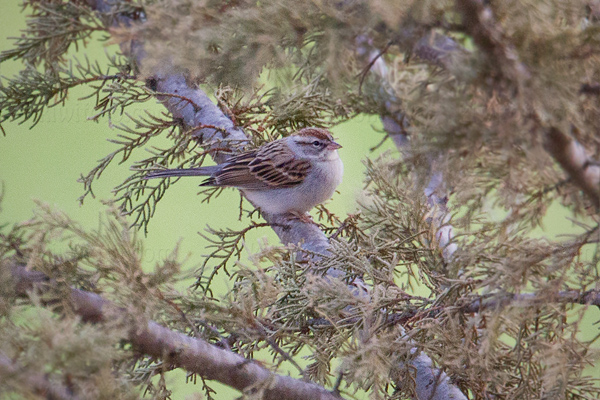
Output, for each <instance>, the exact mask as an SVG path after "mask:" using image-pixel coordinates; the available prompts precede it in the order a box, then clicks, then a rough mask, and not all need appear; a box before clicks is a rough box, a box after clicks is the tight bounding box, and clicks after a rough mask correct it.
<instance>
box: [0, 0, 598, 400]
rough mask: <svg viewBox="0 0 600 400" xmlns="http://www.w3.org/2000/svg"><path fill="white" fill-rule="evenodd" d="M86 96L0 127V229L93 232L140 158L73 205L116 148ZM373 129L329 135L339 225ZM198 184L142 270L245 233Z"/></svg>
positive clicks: (224, 204) (154, 239)
mask: <svg viewBox="0 0 600 400" xmlns="http://www.w3.org/2000/svg"><path fill="white" fill-rule="evenodd" d="M0 7H1V12H0V50H6V49H8V48H9V47H10V46H11V44H12V41H11V40H10V39H7V38H8V37H15V36H19V35H20V32H19V30H20V29H22V28H23V27H24V26H25V18H24V14H23V13H22V12H21V8H20V3H19V2H18V1H10V0H0ZM114 51H115V47H114V45H112V47H106V48H104V47H103V46H102V45H99V44H98V43H97V42H94V43H91V45H90V46H88V47H87V48H85V49H82V50H81V52H82V53H83V52H85V53H86V54H88V56H89V58H90V59H91V60H94V59H97V60H99V62H100V63H104V62H105V61H106V55H105V52H107V53H111V52H114ZM21 67H22V66H21V65H20V64H17V63H5V64H2V65H0V74H1V75H3V76H7V77H10V76H12V75H14V74H16V73H17V72H18V71H19V69H21ZM89 93H90V91H89V90H86V88H83V87H82V88H76V89H75V90H73V91H72V92H71V94H70V96H69V98H68V100H67V102H66V104H65V106H64V107H63V106H57V107H54V108H52V109H48V110H46V112H45V113H44V116H43V118H42V120H41V122H40V123H39V124H38V125H36V126H35V127H34V128H33V129H30V122H26V123H25V124H23V125H19V124H18V123H6V124H5V125H4V128H5V130H6V137H0V180H1V181H2V183H3V187H4V199H3V201H2V203H1V204H0V207H1V212H0V225H2V224H5V223H11V224H12V223H18V222H21V221H24V220H27V219H29V218H31V217H32V215H33V211H34V209H35V208H36V206H35V203H34V200H41V201H43V202H46V203H49V204H50V205H52V206H54V207H56V208H57V209H60V210H62V211H64V212H66V213H67V214H68V215H70V216H71V217H72V218H73V219H75V220H77V221H79V222H80V223H81V224H82V225H83V226H84V227H87V228H90V229H91V228H94V227H96V226H97V224H98V219H99V215H100V214H101V213H103V212H104V210H105V209H106V206H104V205H103V204H102V203H101V200H107V199H111V198H113V197H112V192H111V191H112V189H113V188H114V187H115V186H117V185H118V184H119V183H121V182H122V181H123V180H124V179H125V178H126V177H127V176H128V174H129V173H130V171H129V166H130V165H131V162H133V161H134V160H136V159H141V158H142V157H144V156H145V154H143V153H142V152H138V153H137V157H136V154H135V153H134V155H133V157H132V158H131V160H130V161H128V162H126V163H124V164H123V165H112V166H111V167H109V169H108V170H107V171H106V172H105V173H104V174H103V176H102V178H101V179H100V180H99V181H97V182H96V184H95V186H94V193H95V194H96V198H92V197H88V198H87V199H86V200H85V203H84V204H83V205H82V206H80V204H79V202H78V198H79V196H81V195H82V193H83V186H82V184H80V183H78V182H77V179H78V178H79V176H80V175H81V174H87V172H88V171H90V170H91V169H92V168H93V167H94V166H95V165H96V164H97V161H98V160H99V159H101V158H102V157H104V156H105V155H107V154H108V153H110V152H112V151H114V150H115V149H116V145H114V144H112V143H110V142H108V140H107V139H111V138H112V139H114V138H116V135H117V134H118V133H119V131H118V130H116V129H114V128H111V126H109V124H108V122H107V121H106V120H102V121H101V122H100V123H95V122H92V121H89V120H88V119H87V118H88V117H89V116H90V115H92V114H93V113H94V111H93V106H94V104H93V101H92V100H89V99H88V100H79V99H80V98H81V97H84V96H86V95H88V94H89ZM144 108H149V109H150V110H151V111H154V112H155V113H156V114H159V113H160V112H162V111H163V108H162V106H160V105H158V104H156V102H149V103H147V104H146V105H145V106H144ZM144 108H141V107H138V108H137V110H129V112H130V113H133V114H134V115H135V114H136V112H139V115H141V113H142V112H143V111H144ZM112 122H113V123H119V122H124V123H125V122H127V119H126V118H125V117H123V118H122V119H119V117H115V118H113V121H112ZM380 127H381V125H380V123H379V120H378V118H377V117H366V116H365V117H360V118H356V119H354V120H352V121H350V122H347V123H344V124H341V125H338V126H336V127H334V128H333V132H334V135H335V136H336V137H338V138H339V142H340V143H341V144H342V145H343V146H344V147H343V149H342V150H341V151H340V154H341V157H342V159H343V161H344V165H345V175H344V182H343V183H342V185H341V186H340V187H339V188H338V190H339V193H337V194H336V195H335V196H334V198H333V200H332V201H331V203H330V207H329V208H330V209H331V210H332V211H333V212H334V213H335V214H337V215H338V216H339V217H341V218H344V217H345V216H346V215H347V214H348V213H352V212H354V211H355V210H356V209H357V206H356V198H357V196H359V194H360V190H361V189H362V186H363V183H362V182H363V165H362V160H363V159H364V158H365V157H366V156H369V157H374V156H375V155H376V154H378V153H380V152H381V151H386V150H389V151H395V150H393V149H392V148H391V147H392V146H391V144H390V143H389V142H388V143H386V144H385V145H384V146H382V148H381V149H379V150H378V151H377V152H376V154H373V153H371V154H369V149H370V148H371V147H373V146H375V145H377V144H378V143H379V142H380V141H381V140H382V138H383V136H382V133H380V131H379V130H380ZM200 180H201V178H187V179H182V180H180V181H179V183H178V184H176V185H175V186H173V187H171V188H170V189H169V190H168V192H167V194H166V195H165V197H164V199H163V200H162V201H161V202H160V204H159V206H158V208H157V211H156V214H155V216H154V218H153V220H152V221H151V222H150V225H149V227H148V229H149V232H148V235H147V237H146V238H145V240H144V242H145V246H144V263H145V265H146V266H147V267H151V266H152V265H153V264H154V263H155V262H156V261H157V260H160V259H163V258H165V257H166V256H167V255H168V254H169V253H170V252H171V250H172V249H173V248H174V246H175V245H176V244H177V243H178V242H181V250H182V253H181V254H182V255H189V262H188V264H187V266H188V267H189V268H196V265H197V264H199V263H200V262H201V261H202V259H203V255H205V254H208V252H209V251H208V250H207V249H206V245H207V242H206V241H205V240H204V239H203V238H202V237H201V236H200V235H199V234H198V232H202V231H204V229H205V228H206V226H207V225H210V226H211V227H213V228H225V227H229V228H232V229H240V228H243V227H245V226H247V219H246V218H243V219H242V221H239V220H238V211H237V210H238V205H239V195H238V194H237V192H236V191H234V190H232V189H230V190H227V191H226V192H225V193H223V195H221V196H220V197H219V198H217V199H214V200H213V201H211V202H210V204H201V197H200V196H197V193H198V191H199V187H198V183H199V182H200ZM566 215H567V213H566V212H564V211H563V210H561V209H560V208H559V207H555V208H553V211H552V213H551V214H550V216H549V217H548V218H546V220H545V221H546V223H545V226H546V231H545V232H542V231H540V232H538V233H539V234H540V235H549V236H555V235H557V234H564V233H569V232H573V231H575V230H576V228H574V226H573V224H572V223H571V222H570V221H569V220H568V219H567V218H566ZM263 237H267V238H268V240H269V241H271V243H277V238H276V237H275V235H274V234H273V233H272V232H271V230H270V229H266V228H263V229H261V230H255V231H253V232H252V234H250V235H249V236H248V239H247V242H246V245H247V248H248V251H249V252H253V251H254V250H257V249H258V246H259V245H258V242H259V240H260V239H261V238H263ZM221 285H222V287H223V289H225V288H226V287H227V285H226V281H225V279H224V278H223V277H222V279H221ZM596 314H597V313H596ZM597 319H598V318H597V315H596V316H595V317H593V316H590V323H589V324H583V326H588V327H589V331H587V332H586V336H588V335H589V336H590V337H592V336H593V335H595V334H596V333H597V328H595V327H594V325H593V321H595V320H597ZM182 378H183V373H181V372H177V373H175V374H172V375H171V376H170V379H169V380H170V381H171V382H177V384H176V385H175V386H173V387H174V388H176V392H175V393H174V397H173V398H184V397H185V396H186V395H188V394H191V393H195V392H198V391H199V390H200V388H199V387H197V386H194V385H192V384H188V385H186V384H183V383H181V382H183V379H182ZM215 386H217V387H219V385H215ZM219 393H220V394H219V397H218V398H219V399H231V398H236V397H237V396H238V394H237V392H234V391H232V390H229V389H226V390H225V391H221V390H219Z"/></svg>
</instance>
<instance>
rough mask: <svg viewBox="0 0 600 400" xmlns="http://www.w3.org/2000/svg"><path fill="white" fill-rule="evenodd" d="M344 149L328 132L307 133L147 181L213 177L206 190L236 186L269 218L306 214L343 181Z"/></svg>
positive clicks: (160, 173) (157, 173)
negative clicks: (185, 177)
mask: <svg viewBox="0 0 600 400" xmlns="http://www.w3.org/2000/svg"><path fill="white" fill-rule="evenodd" d="M340 147H342V146H340V145H339V144H337V143H336V142H334V140H333V137H332V136H331V133H329V131H327V130H326V129H321V128H304V129H301V130H300V131H298V132H296V133H295V134H293V135H291V136H288V137H285V138H283V139H279V140H275V141H273V142H271V143H267V144H264V145H263V146H261V147H259V148H258V149H254V150H250V151H246V152H243V153H240V154H236V155H234V156H232V157H231V158H229V160H227V162H225V163H222V164H219V165H215V166H210V167H200V168H191V169H166V170H158V171H154V172H151V173H149V174H148V175H147V178H164V177H179V176H208V179H206V180H205V181H204V182H202V184H200V186H222V187H236V188H238V189H240V190H241V191H242V193H243V194H244V196H246V197H247V198H248V200H250V202H251V203H252V204H254V205H255V206H257V207H259V208H260V209H261V210H263V211H264V212H266V213H269V214H286V213H293V214H304V213H306V212H307V211H309V210H310V209H312V208H313V207H314V206H316V205H317V204H320V203H322V202H324V201H325V200H327V199H329V198H330V197H331V196H332V195H333V192H334V190H335V188H336V187H337V186H338V185H339V184H340V183H341V182H342V174H343V170H344V166H343V164H342V160H340V157H339V155H338V152H337V149H339V148H340Z"/></svg>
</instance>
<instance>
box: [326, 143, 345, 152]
mask: <svg viewBox="0 0 600 400" xmlns="http://www.w3.org/2000/svg"><path fill="white" fill-rule="evenodd" d="M341 148H342V145H341V144H339V143H336V142H331V143H329V144H328V145H327V150H337V149H341Z"/></svg>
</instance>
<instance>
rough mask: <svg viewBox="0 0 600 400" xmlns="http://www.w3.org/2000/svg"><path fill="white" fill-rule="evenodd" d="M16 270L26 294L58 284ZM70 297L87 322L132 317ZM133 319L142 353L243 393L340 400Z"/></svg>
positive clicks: (93, 300) (95, 299)
mask: <svg viewBox="0 0 600 400" xmlns="http://www.w3.org/2000/svg"><path fill="white" fill-rule="evenodd" d="M11 274H12V276H13V278H14V281H15V285H14V287H15V288H16V294H17V295H21V296H23V295H26V293H27V291H28V290H31V289H33V288H34V287H35V286H37V285H36V284H39V283H46V284H47V285H52V283H53V282H52V281H50V280H48V279H47V278H46V277H45V276H44V275H43V274H40V273H39V272H35V271H28V270H27V269H26V268H25V267H24V266H20V265H13V266H12V267H11ZM70 300H71V304H72V305H73V309H74V311H75V312H76V313H77V314H78V315H79V316H80V317H81V318H82V320H83V321H86V322H90V323H100V322H103V321H104V320H105V319H106V318H107V317H108V315H109V313H110V317H113V316H114V313H117V314H120V315H122V316H124V317H125V318H127V317H128V315H126V314H125V312H124V311H123V310H120V309H118V308H116V307H115V306H114V305H113V304H111V303H110V302H109V301H107V300H105V299H103V298H102V297H100V296H99V295H97V294H95V293H90V292H86V291H83V290H77V289H72V290H71V298H70ZM128 320H129V321H130V322H131V327H130V329H129V337H128V339H129V341H130V342H131V344H132V345H133V346H134V348H135V349H136V350H137V351H140V352H142V353H144V354H146V355H149V356H152V357H157V358H161V359H163V360H165V362H168V363H171V364H173V365H176V366H178V367H181V368H184V369H185V370H187V371H189V372H193V373H197V374H198V375H201V376H202V377H204V378H207V379H214V380H217V381H219V382H221V383H224V384H225V385H228V386H231V387H232V388H235V389H237V390H240V391H244V390H249V389H251V388H256V389H257V390H263V389H264V399H266V400H269V399H272V400H280V399H282V398H284V399H288V400H307V399H318V400H339V399H340V396H339V395H337V394H335V393H332V392H329V391H328V390H326V389H325V388H323V387H321V386H318V385H316V384H313V383H310V382H305V381H301V380H298V379H294V378H291V377H289V376H284V375H277V374H274V373H272V372H271V371H269V370H267V369H266V368H264V367H262V366H260V365H259V364H258V363H257V362H255V361H252V360H248V359H245V358H244V357H242V356H240V355H238V354H236V353H233V352H231V351H228V350H224V349H220V348H218V347H216V346H214V345H211V344H210V343H208V342H206V341H204V340H202V339H198V338H192V337H189V336H187V335H184V334H183V333H180V332H174V331H171V330H169V329H167V328H165V327H163V326H161V325H159V324H157V323H156V322H153V321H149V322H147V323H146V324H145V325H139V323H136V321H138V319H135V318H129V319H128ZM1 361H2V359H0V362H1ZM0 367H1V365H0ZM58 398H60V397H58Z"/></svg>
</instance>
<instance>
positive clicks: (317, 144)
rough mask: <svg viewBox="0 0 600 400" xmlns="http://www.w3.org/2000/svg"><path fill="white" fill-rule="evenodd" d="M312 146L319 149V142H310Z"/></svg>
mask: <svg viewBox="0 0 600 400" xmlns="http://www.w3.org/2000/svg"><path fill="white" fill-rule="evenodd" d="M312 145H313V146H315V147H321V142H319V141H318V140H315V141H314V142H312Z"/></svg>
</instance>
